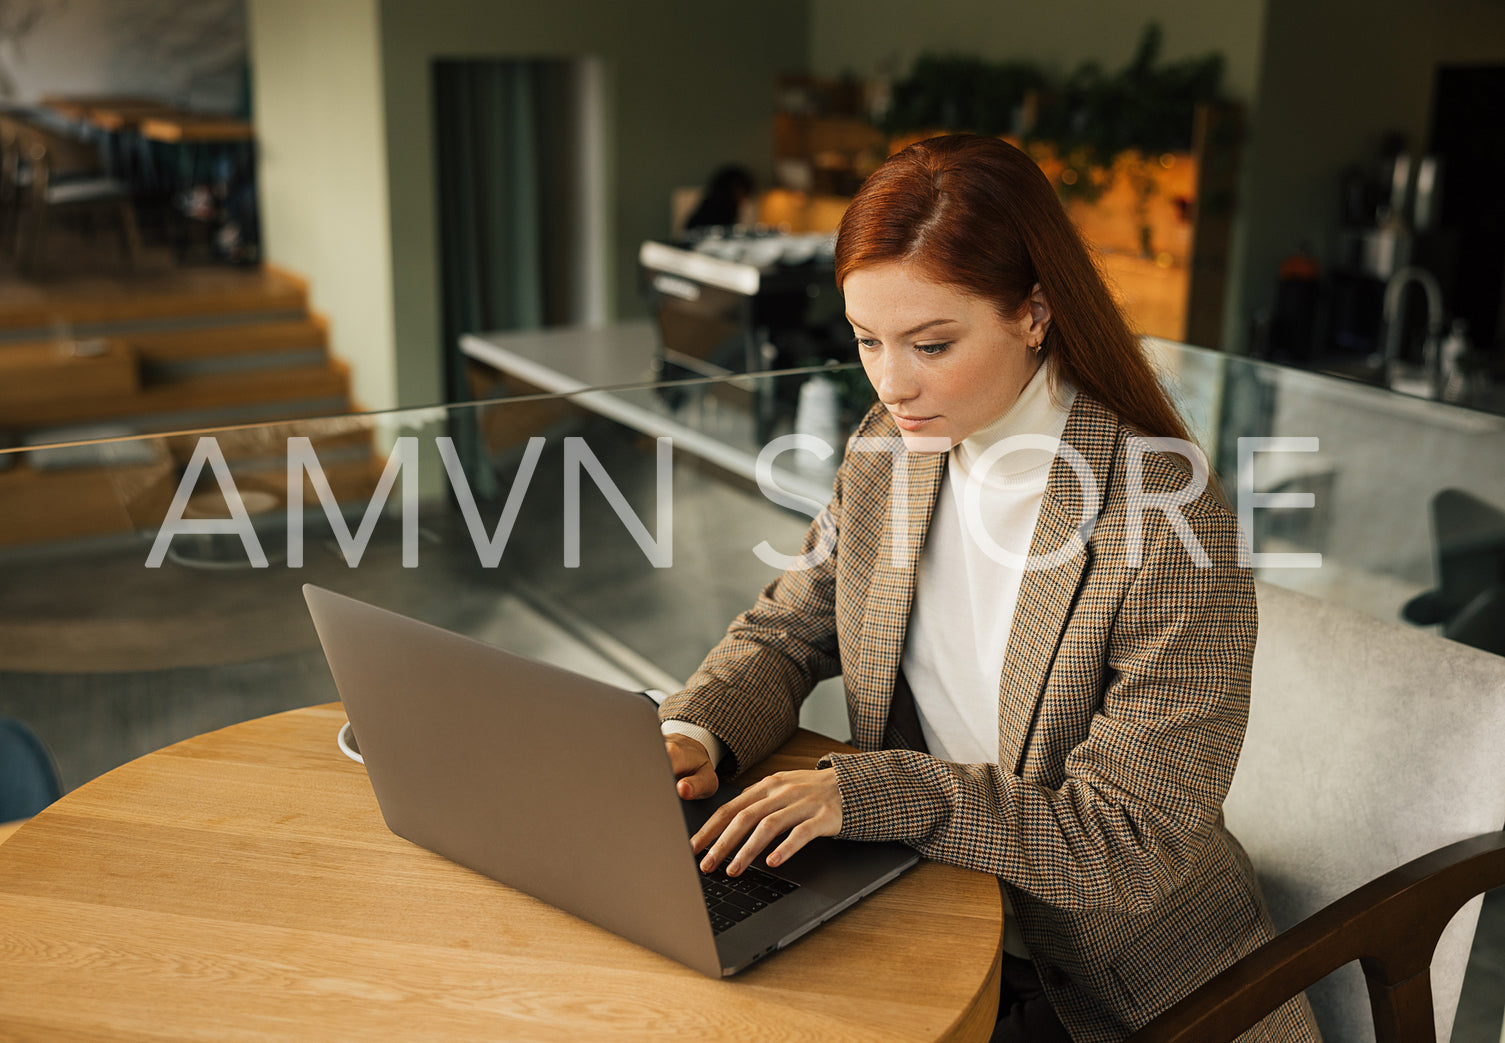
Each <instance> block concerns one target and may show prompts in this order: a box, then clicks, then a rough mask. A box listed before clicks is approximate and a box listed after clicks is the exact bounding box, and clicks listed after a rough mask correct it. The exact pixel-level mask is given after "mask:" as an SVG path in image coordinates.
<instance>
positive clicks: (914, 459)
mask: <svg viewBox="0 0 1505 1043" xmlns="http://www.w3.org/2000/svg"><path fill="white" fill-rule="evenodd" d="M864 439H866V440H867V441H863V440H864ZM1062 442H1063V443H1064V445H1063V446H1062V447H1061V448H1060V450H1059V451H1058V452H1057V454H1056V458H1055V461H1054V462H1053V464H1052V466H1051V470H1050V476H1049V479H1048V482H1047V485H1046V489H1045V493H1044V497H1043V500H1042V503H1041V507H1040V514H1039V520H1038V521H1037V523H1036V527H1035V532H1034V536H1033V539H1032V543H1031V549H1030V554H1031V558H1032V559H1035V560H1038V561H1039V563H1040V565H1041V567H1036V568H1032V569H1030V570H1028V571H1026V573H1025V576H1024V580H1023V584H1022V586H1021V588H1020V591H1019V599H1018V607H1017V609H1016V611H1015V615H1014V621H1013V627H1012V630H1011V633H1010V637H1009V644H1008V650H1007V654H1006V656H1005V661H1004V667H1003V672H1002V676H1001V677H1000V678H999V682H998V692H997V698H998V736H999V743H998V748H999V761H998V763H996V764H954V763H949V762H946V761H942V760H939V759H937V758H935V757H932V756H930V755H929V754H927V753H925V752H923V750H922V749H916V748H914V747H915V746H916V745H922V744H917V743H915V742H914V741H913V740H912V739H909V738H907V735H912V734H913V731H914V730H913V728H904V727H901V725H902V723H903V717H904V710H903V709H902V708H901V707H898V706H895V683H896V679H898V678H899V676H900V675H899V664H900V659H901V656H902V654H903V650H904V639H905V631H906V627H907V622H908V619H909V613H910V607H911V602H912V600H913V597H914V590H915V579H916V567H917V563H918V559H919V555H920V550H921V548H922V546H923V544H924V538H925V533H926V530H927V527H928V525H929V522H930V516H931V511H932V508H933V506H934V504H935V501H936V497H937V495H938V494H939V491H940V488H941V483H942V481H943V479H944V477H945V474H946V454H945V453H931V454H917V453H906V452H904V451H903V450H902V442H901V441H900V440H899V438H898V432H897V429H896V428H895V427H894V425H893V422H892V420H891V419H890V418H889V417H888V415H887V413H886V412H884V411H883V410H882V408H881V407H875V408H874V410H873V411H872V412H870V413H869V414H868V415H867V417H866V418H864V420H863V422H862V424H861V425H859V427H858V430H857V432H856V433H855V435H854V439H853V441H852V442H850V443H849V445H848V451H847V455H846V457H845V461H844V462H843V464H842V466H841V468H840V470H839V471H838V474H837V478H836V482H835V486H834V489H833V495H832V498H831V502H830V504H829V505H828V506H827V507H826V508H825V509H824V510H822V511H821V513H820V514H819V515H817V517H816V518H815V519H814V521H813V523H812V524H811V526H810V528H809V530H808V531H807V533H806V536H805V542H804V546H803V549H802V560H801V561H800V562H799V563H798V564H797V565H796V566H795V567H793V568H791V569H789V570H788V571H787V572H785V574H784V575H783V576H781V577H780V578H779V579H778V580H776V581H775V582H773V583H772V584H770V585H769V586H768V587H767V588H766V589H765V590H764V591H763V592H762V594H761V595H760V596H759V597H758V599H757V602H756V604H755V605H754V606H753V607H752V608H751V609H749V610H748V611H747V612H745V613H743V614H742V615H741V616H739V617H738V618H737V619H736V620H735V621H733V623H732V624H731V627H730V628H729V629H728V631H727V634H726V636H725V637H724V638H723V639H722V640H721V642H720V643H719V644H717V645H716V647H715V648H714V649H712V651H711V652H710V654H709V655H708V656H707V657H706V659H705V662H704V663H703V664H702V665H701V667H700V669H699V670H698V671H697V672H696V673H695V675H694V676H693V677H692V678H691V679H690V681H689V683H688V685H687V686H686V688H685V690H684V691H683V692H680V693H678V694H677V695H675V696H673V697H671V698H670V699H669V700H667V701H666V702H665V704H664V706H663V709H662V715H663V717H664V718H665V719H669V718H676V719H679V720H685V721H690V722H693V723H695V724H699V725H700V726H702V727H704V728H706V729H708V730H709V731H710V732H711V733H712V734H714V735H716V736H717V737H718V738H719V739H721V740H722V742H723V743H724V744H725V745H726V747H727V750H728V753H729V756H728V758H727V759H726V760H725V761H723V770H724V771H725V772H726V773H728V774H732V773H735V771H736V770H738V769H737V766H739V765H740V766H745V765H751V764H754V763H756V762H758V761H759V760H761V759H762V758H763V757H765V756H766V755H767V754H769V753H771V752H773V750H774V749H776V748H777V747H778V746H779V745H780V744H781V743H782V742H783V741H784V740H785V739H787V738H788V736H789V735H790V734H792V733H793V731H794V729H795V727H796V725H797V722H798V714H799V706H800V702H801V701H802V700H803V699H804V697H805V696H806V695H807V694H808V693H809V691H810V688H811V687H812V685H813V684H814V683H815V682H816V681H818V680H820V679H822V678H825V677H829V676H834V675H836V674H838V673H839V674H841V675H842V676H843V681H844V684H845V688H846V702H847V714H848V719H849V721H850V723H851V727H852V744H853V745H854V746H856V747H857V748H858V749H859V750H861V751H862V752H860V753H856V754H848V755H838V756H832V757H830V758H828V761H827V762H823V763H825V764H827V765H828V766H829V767H830V768H831V769H832V770H834V771H835V772H836V775H837V781H838V784H839V786H840V789H841V799H842V826H841V835H842V836H844V837H849V838H852V839H857V840H880V839H883V840H901V841H904V842H906V843H908V844H910V845H912V846H913V847H914V848H916V849H917V850H918V851H920V852H921V853H922V854H924V855H926V856H927V857H930V858H934V859H937V860H939V861H943V862H950V863H954V864H957V865H961V866H966V867H969V868H972V869H977V870H981V871H983V872H988V873H992V874H994V875H996V876H997V877H998V878H999V880H1000V881H1001V883H1002V885H1003V887H1004V888H1005V889H1006V891H1007V893H1008V896H1009V900H1010V903H1011V905H1012V907H1013V910H1014V914H1015V916H1016V918H1017V920H1018V924H1019V927H1020V930H1021V932H1022V934H1023V936H1024V939H1025V941H1026V943H1027V944H1028V945H1029V948H1030V952H1031V955H1032V956H1033V958H1034V960H1035V964H1036V967H1037V969H1038V970H1039V972H1040V976H1041V981H1042V984H1043V985H1044V987H1045V991H1046V994H1047V996H1048V998H1049V999H1050V1001H1051V1004H1052V1006H1053V1007H1054V1008H1055V1010H1056V1013H1057V1015H1058V1016H1059V1017H1060V1019H1061V1021H1062V1023H1063V1024H1064V1025H1065V1026H1066V1028H1067V1030H1068V1031H1069V1032H1070V1033H1071V1035H1072V1037H1073V1039H1076V1040H1082V1041H1099V1040H1100V1041H1110V1040H1121V1039H1123V1038H1124V1037H1125V1036H1126V1035H1128V1033H1129V1032H1130V1031H1132V1030H1133V1029H1134V1028H1137V1027H1139V1026H1140V1025H1143V1024H1144V1023H1145V1022H1147V1021H1149V1020H1150V1018H1152V1017H1153V1016H1154V1015H1155V1014H1156V1013H1158V1012H1159V1011H1161V1010H1163V1009H1165V1008H1166V1007H1168V1006H1170V1005H1171V1004H1172V1003H1174V1002H1175V1001H1176V1000H1177V999H1179V998H1181V997H1182V996H1183V995H1185V994H1186V993H1187V992H1189V991H1190V990H1191V989H1193V988H1194V987H1195V986H1197V985H1199V984H1200V983H1201V982H1203V981H1205V980H1206V979H1207V978H1209V977H1211V976H1212V975H1213V974H1215V973H1217V972H1218V971H1219V970H1221V969H1223V968H1224V967H1226V966H1227V965H1228V964H1230V963H1232V962H1233V961H1234V960H1236V959H1238V958H1239V957H1240V956H1242V955H1244V954H1245V953H1247V952H1248V951H1250V950H1251V949H1253V948H1255V947H1256V946H1257V945H1259V944H1260V943H1262V942H1264V941H1265V940H1266V939H1268V938H1269V937H1271V936H1272V934H1273V930H1272V927H1271V925H1270V919H1269V915H1268V913H1267V912H1266V910H1265V905H1264V900H1263V898H1262V896H1261V895H1260V892H1259V888H1258V885H1257V884H1256V882H1255V879H1254V874H1253V870H1252V868H1251V866H1250V864H1249V861H1248V858H1247V856H1246V855H1245V854H1244V851H1243V849H1242V848H1241V847H1240V846H1239V844H1238V842H1237V841H1236V840H1235V839H1234V838H1233V837H1232V835H1230V834H1229V833H1228V831H1227V830H1226V829H1225V828H1224V825H1223V815H1222V802H1223V798H1224V795H1225V794H1226V793H1227V791H1228V786H1229V784H1230V782H1231V781H1232V778H1233V771H1234V767H1235V765H1236V764H1237V762H1238V755H1239V749H1240V746H1241V744H1242V742H1243V737H1244V728H1245V724H1246V721H1247V717H1248V699H1249V670H1250V664H1251V661H1252V659H1253V654H1254V639H1255V631H1256V613H1255V602H1254V586H1253V580H1252V577H1251V575H1250V573H1249V570H1248V569H1247V568H1244V567H1241V565H1240V563H1239V537H1238V530H1237V525H1236V523H1235V520H1234V519H1233V517H1232V516H1231V514H1230V513H1229V512H1228V510H1227V509H1226V508H1225V507H1224V506H1223V505H1222V504H1221V503H1220V502H1219V501H1218V500H1217V499H1216V497H1215V496H1214V495H1213V494H1212V493H1211V492H1208V491H1204V492H1202V494H1201V495H1199V496H1198V497H1197V498H1196V499H1194V500H1192V501H1191V502H1189V503H1184V504H1181V505H1180V506H1179V507H1177V508H1176V509H1175V510H1174V511H1168V510H1166V509H1164V506H1165V503H1166V501H1168V500H1172V499H1175V494H1176V493H1177V492H1179V491H1180V490H1182V489H1183V488H1185V487H1186V486H1187V485H1188V483H1189V480H1190V476H1189V475H1188V473H1187V471H1186V469H1185V468H1184V466H1181V465H1179V464H1178V463H1177V462H1175V461H1174V460H1173V458H1172V457H1170V456H1168V455H1166V454H1162V453H1158V452H1148V451H1145V447H1144V442H1143V440H1139V439H1135V438H1134V437H1133V433H1132V432H1131V431H1130V430H1129V429H1128V428H1127V427H1125V426H1124V425H1123V424H1122V423H1120V422H1119V420H1118V418H1117V417H1116V416H1115V415H1114V414H1112V413H1111V412H1109V411H1108V410H1107V409H1106V408H1104V407H1103V406H1102V405H1101V404H1100V403H1098V402H1097V401H1095V400H1094V399H1092V398H1091V397H1090V396H1089V395H1086V394H1081V393H1079V394H1078V395H1077V396H1076V399H1075V402H1074V403H1073V405H1072V408H1071V411H1070V415H1069V416H1068V418H1067V423H1066V427H1065V430H1064V432H1063V433H1062ZM884 445H887V446H889V447H890V450H891V451H884V450H883V449H882V446H884ZM1183 498H1184V497H1183ZM904 687H905V686H903V685H902V684H901V685H900V690H901V693H902V691H903V689H904ZM901 698H902V695H901ZM909 712H910V714H911V716H912V710H911V711H909ZM906 733H907V734H906ZM906 747H908V748H906ZM1245 1038H1247V1039H1250V1040H1315V1039H1317V1038H1319V1037H1318V1034H1317V1030H1316V1028H1315V1025H1314V1022H1313V1021H1312V1020H1311V1013H1310V1010H1309V1008H1308V1007H1307V1005H1306V1001H1305V999H1304V998H1298V999H1297V1000H1294V1001H1292V1002H1291V1003H1289V1004H1287V1005H1286V1006H1284V1007H1282V1008H1281V1009H1280V1010H1278V1011H1276V1012H1275V1013H1273V1014H1271V1015H1270V1016H1269V1017H1268V1018H1266V1019H1265V1021H1264V1022H1262V1023H1261V1024H1260V1025H1259V1026H1257V1027H1256V1028H1254V1029H1251V1030H1250V1032H1249V1033H1248V1034H1247V1035H1246V1037H1245Z"/></svg>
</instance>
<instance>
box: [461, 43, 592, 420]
mask: <svg viewBox="0 0 1505 1043" xmlns="http://www.w3.org/2000/svg"><path fill="white" fill-rule="evenodd" d="M578 89H579V87H578V77H577V75H576V70H575V66H574V65H573V63H571V62H568V61H550V60H527V59H524V60H488V61H440V62H435V63H434V101H435V107H436V111H435V119H434V127H435V137H436V153H437V156H436V161H437V163H438V171H437V177H436V178H435V183H436V185H437V186H438V192H439V199H438V212H439V233H440V234H439V249H440V275H441V280H442V284H443V319H442V321H443V327H444V328H443V331H442V333H443V337H444V341H443V343H444V344H445V381H446V392H447V398H448V400H449V401H452V402H458V401H465V400H466V399H467V398H468V397H469V392H468V388H467V387H466V382H465V366H464V359H463V357H462V356H461V355H460V353H459V337H460V334H462V333H471V332H479V331H484V330H524V329H536V328H539V327H542V326H551V325H561V324H564V323H567V322H569V321H570V319H571V315H572V311H573V308H574V306H575V298H576V296H577V294H578V292H579V288H578V287H577V286H575V285H574V283H575V280H574V278H573V277H572V274H571V272H572V261H573V260H574V258H572V257H571V256H570V255H569V251H570V250H571V248H572V244H573V243H574V242H575V241H576V227H575V224H576V222H577V221H578V205H577V202H576V201H577V200H578V198H579V185H580V173H579V162H578V157H577V155H576V152H575V141H576V139H577V135H578V128H577V126H576V121H577V117H576V115H575V114H576V112H577V111H578V105H577V98H576V92H577V91H578Z"/></svg>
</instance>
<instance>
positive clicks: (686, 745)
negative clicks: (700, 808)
mask: <svg viewBox="0 0 1505 1043" xmlns="http://www.w3.org/2000/svg"><path fill="white" fill-rule="evenodd" d="M664 746H665V747H666V748H667V749H668V751H669V764H670V766H672V767H673V768H674V777H675V778H676V779H678V780H679V781H678V782H676V783H675V784H674V789H675V792H677V793H678V794H679V795H680V796H681V797H683V798H684V799H685V800H699V799H701V798H703V797H709V796H710V795H711V794H713V793H715V792H716V788H717V787H718V786H720V785H721V780H720V779H718V778H717V777H716V766H715V765H713V764H712V763H711V755H710V754H709V753H707V752H706V749H705V747H704V746H702V745H701V744H700V743H699V742H698V741H696V740H695V739H692V738H690V737H689V736H688V735H680V734H679V733H677V732H675V733H672V734H669V735H665V736H664Z"/></svg>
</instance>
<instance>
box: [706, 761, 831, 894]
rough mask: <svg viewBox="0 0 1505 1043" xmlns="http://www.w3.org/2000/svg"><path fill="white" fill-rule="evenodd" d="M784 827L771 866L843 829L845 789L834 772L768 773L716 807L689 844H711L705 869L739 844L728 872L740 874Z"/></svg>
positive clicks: (770, 862) (707, 869)
mask: <svg viewBox="0 0 1505 1043" xmlns="http://www.w3.org/2000/svg"><path fill="white" fill-rule="evenodd" d="M786 830H787V831H788V833H789V835H788V836H787V837H785V838H784V841H783V843H781V844H780V845H779V846H778V847H776V848H774V849H773V850H772V851H771V852H769V854H768V859H767V861H768V864H769V865H770V866H777V865H779V864H780V863H782V862H784V861H785V860H786V859H788V858H789V856H790V855H792V854H794V853H795V852H796V851H798V850H799V849H800V848H802V847H804V846H805V845H806V844H808V843H809V842H810V841H811V839H812V838H814V837H834V836H835V835H836V834H837V833H839V832H841V789H840V788H839V787H838V786H837V784H836V772H834V771H832V770H830V769H824V770H818V771H781V772H779V773H778V774H776V775H770V776H768V778H766V779H763V780H762V781H761V782H758V783H755V784H754V785H751V786H749V787H747V789H745V790H743V791H742V794H741V795H740V796H738V797H737V798H736V799H735V800H732V801H730V802H728V803H727V804H726V805H725V806H723V807H720V808H717V809H716V812H715V814H713V815H712V816H711V817H710V819H709V820H707V822H706V824H705V825H704V826H702V827H701V828H700V832H698V833H696V834H695V836H694V837H692V838H691V840H690V846H691V849H692V850H693V851H694V852H695V853H696V854H699V853H700V852H701V851H702V850H703V849H705V848H706V846H707V845H710V849H709V850H708V851H706V853H705V857H704V858H702V859H701V861H700V868H701V870H702V871H703V872H707V873H709V872H710V871H711V870H713V869H715V868H716V867H717V866H718V865H720V864H721V861H722V860H723V859H725V858H726V857H727V856H728V855H730V854H731V853H732V851H733V849H735V848H736V847H737V845H738V844H741V845H742V847H741V850H739V851H737V853H736V856H735V857H733V858H732V860H731V862H730V863H728V865H727V867H726V872H727V875H728V876H736V875H737V874H739V873H741V872H742V870H744V869H746V868H747V867H748V865H750V864H751V863H752V860H753V859H755V858H757V857H758V853H759V852H760V851H762V850H763V849H764V848H765V847H767V846H768V845H769V843H770V842H771V841H772V840H773V839H774V838H775V837H777V836H778V835H779V834H781V833H783V832H785V831H786ZM744 838H746V842H745V843H744V842H743V839H744ZM713 841H714V843H713Z"/></svg>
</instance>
